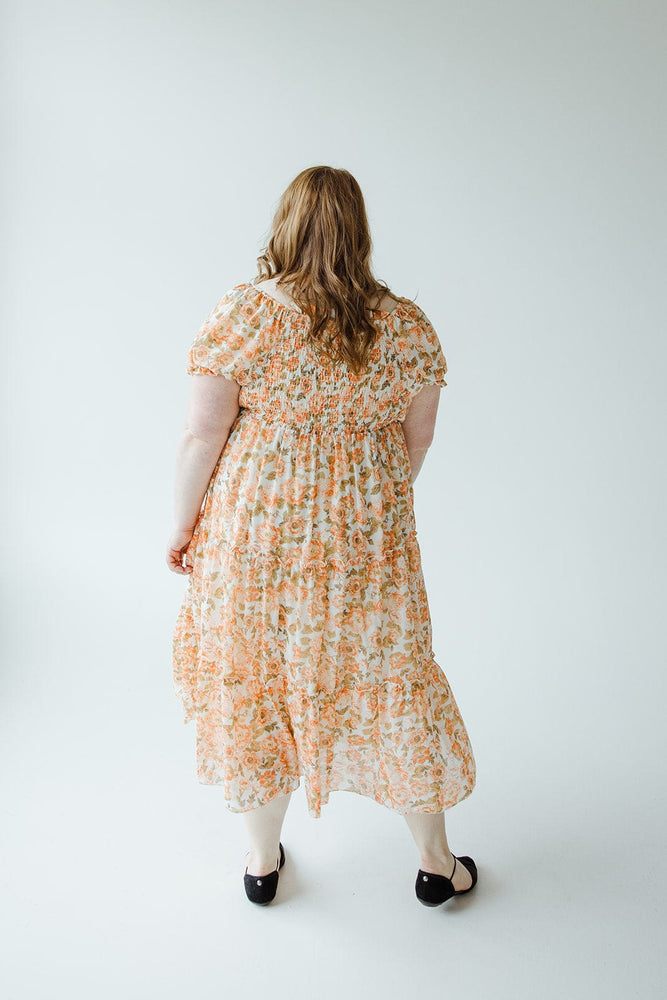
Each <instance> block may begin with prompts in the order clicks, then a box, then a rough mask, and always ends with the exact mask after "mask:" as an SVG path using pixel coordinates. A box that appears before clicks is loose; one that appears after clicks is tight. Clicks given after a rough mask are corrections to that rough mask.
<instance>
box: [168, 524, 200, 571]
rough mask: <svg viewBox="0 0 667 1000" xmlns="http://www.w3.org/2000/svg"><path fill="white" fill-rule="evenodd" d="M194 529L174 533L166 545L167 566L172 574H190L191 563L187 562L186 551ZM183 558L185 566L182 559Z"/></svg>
mask: <svg viewBox="0 0 667 1000" xmlns="http://www.w3.org/2000/svg"><path fill="white" fill-rule="evenodd" d="M193 531H194V528H190V529H188V530H186V531H174V532H172V535H171V538H170V539H169V543H168V545H167V566H168V567H169V569H170V570H171V571H172V573H192V563H191V562H188V561H187V551H188V546H189V544H190V541H191V539H192V534H193ZM184 557H185V564H183V558H184Z"/></svg>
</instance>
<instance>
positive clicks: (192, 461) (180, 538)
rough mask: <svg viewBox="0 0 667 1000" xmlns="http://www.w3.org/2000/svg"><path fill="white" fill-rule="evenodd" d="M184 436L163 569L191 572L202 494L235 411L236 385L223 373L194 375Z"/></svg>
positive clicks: (175, 571) (176, 472)
mask: <svg viewBox="0 0 667 1000" xmlns="http://www.w3.org/2000/svg"><path fill="white" fill-rule="evenodd" d="M192 380H193V381H192V392H191V395H190V402H189V405H188V409H187V413H186V416H185V425H184V429H183V435H182V437H181V440H180V442H179V444H178V448H177V453H176V471H175V483H174V528H173V531H172V534H171V537H170V539H169V542H168V544H167V565H168V566H169V569H171V570H172V571H173V572H174V573H191V572H192V565H191V564H190V563H188V562H187V561H186V563H185V565H184V564H183V558H184V557H185V556H186V553H187V549H188V546H189V544H190V540H191V538H192V533H193V531H194V527H195V524H196V523H197V518H198V517H199V512H200V510H201V505H202V501H203V499H204V494H205V493H206V489H207V487H208V484H209V482H210V479H211V473H212V472H213V469H214V468H215V464H216V462H217V461H218V459H219V457H220V454H221V452H222V450H223V448H224V447H225V444H226V443H227V439H228V437H229V432H230V430H231V427H232V425H233V423H234V421H235V420H236V418H237V416H238V414H239V411H240V407H239V389H240V386H239V384H238V382H235V381H233V380H232V379H228V378H224V377H223V376H221V375H193V376H192Z"/></svg>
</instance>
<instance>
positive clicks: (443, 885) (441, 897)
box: [415, 854, 477, 906]
mask: <svg viewBox="0 0 667 1000" xmlns="http://www.w3.org/2000/svg"><path fill="white" fill-rule="evenodd" d="M453 857H454V867H453V868H452V874H451V875H450V876H449V878H447V876H446V875H435V874H434V873H433V872H425V871H422V869H421V868H420V869H419V871H418V873H417V881H416V882H415V892H416V893H417V899H418V900H419V902H420V903H423V904H424V906H440V904H441V903H444V902H446V900H448V899H451V897H452V896H462V895H463V894H464V893H465V892H470V890H471V889H474V888H475V886H476V885H477V865H476V864H475V862H474V861H473V859H472V858H469V857H468V855H467V854H464V855H462V856H461V857H460V858H459V857H457V856H456V854H455V855H454V856H453ZM457 861H460V862H461V864H462V865H463V867H464V868H466V869H467V870H468V871H469V872H470V874H471V875H472V883H471V884H470V885H469V886H468V888H467V889H455V888H454V883H453V882H452V879H453V878H454V872H455V871H456V862H457Z"/></svg>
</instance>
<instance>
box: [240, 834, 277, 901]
mask: <svg viewBox="0 0 667 1000" xmlns="http://www.w3.org/2000/svg"><path fill="white" fill-rule="evenodd" d="M248 853H250V852H248ZM284 864H285V849H284V847H283V845H282V844H281V845H280V858H279V859H278V864H277V865H276V869H275V871H272V872H269V874H268V875H248V866H247V865H246V869H245V873H244V875H243V885H244V886H245V894H246V896H247V897H248V899H249V900H250V902H251V903H259V904H260V906H266V904H267V903H270V902H271V900H272V899H273V898H274V896H275V894H276V890H277V889H278V872H279V871H280V869H281V868H282V866H283V865H284Z"/></svg>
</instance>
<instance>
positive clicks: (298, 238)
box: [253, 166, 411, 374]
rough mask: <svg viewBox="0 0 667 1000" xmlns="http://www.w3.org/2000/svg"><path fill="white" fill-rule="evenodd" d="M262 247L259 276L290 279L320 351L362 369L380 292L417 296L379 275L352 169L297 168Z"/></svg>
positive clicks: (280, 282) (370, 343) (357, 370)
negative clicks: (393, 288)
mask: <svg viewBox="0 0 667 1000" xmlns="http://www.w3.org/2000/svg"><path fill="white" fill-rule="evenodd" d="M262 249H263V253H262V254H260V256H259V257H258V258H257V266H258V271H257V275H256V276H255V278H254V279H253V280H254V281H260V280H263V279H265V278H273V277H276V287H280V286H281V285H291V288H290V296H291V298H292V300H293V301H294V302H295V303H296V304H297V305H298V306H299V307H300V308H301V309H302V311H303V312H305V313H307V314H308V315H310V317H311V323H310V328H309V336H310V339H311V342H312V344H313V346H314V347H315V350H316V352H317V353H318V354H319V355H320V356H322V357H329V358H331V360H332V361H334V362H336V361H339V360H345V361H346V362H347V363H348V364H349V366H350V367H351V368H352V370H353V371H354V372H355V374H359V373H360V372H361V371H362V370H363V369H365V367H366V365H367V362H368V356H369V354H370V351H371V348H372V346H373V343H374V341H375V339H376V337H377V328H376V327H375V326H374V325H373V322H372V320H371V314H372V313H373V312H375V311H377V309H373V308H372V306H371V300H372V299H374V298H376V297H377V294H378V292H380V291H382V292H383V293H384V294H387V293H389V294H390V295H392V296H393V298H395V299H398V301H399V302H406V303H407V302H410V301H411V300H410V299H406V298H403V297H401V296H399V295H395V294H394V293H393V292H392V291H391V289H390V288H389V286H388V285H387V284H386V282H384V281H379V280H377V279H376V278H374V277H373V274H372V272H371V267H370V258H371V249H372V241H371V236H370V231H369V226H368V218H367V216H366V205H365V203H364V197H363V195H362V193H361V188H360V187H359V184H358V183H357V181H356V180H355V178H354V177H353V176H352V174H351V173H349V171H347V170H343V169H337V168H335V167H326V166H316V167H308V168H307V169H306V170H302V171H301V173H300V174H297V176H296V177H295V178H294V180H293V181H291V183H290V184H289V185H288V186H287V188H286V189H285V191H284V192H283V194H282V195H281V198H280V201H279V203H278V207H277V209H276V212H275V214H274V217H273V221H272V224H271V230H270V234H269V238H268V241H267V244H266V246H265V247H263V248H262ZM379 301H382V298H380V300H379ZM332 317H333V319H334V320H335V323H334V324H332V323H329V322H328V321H329V320H330V319H331V318H332Z"/></svg>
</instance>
